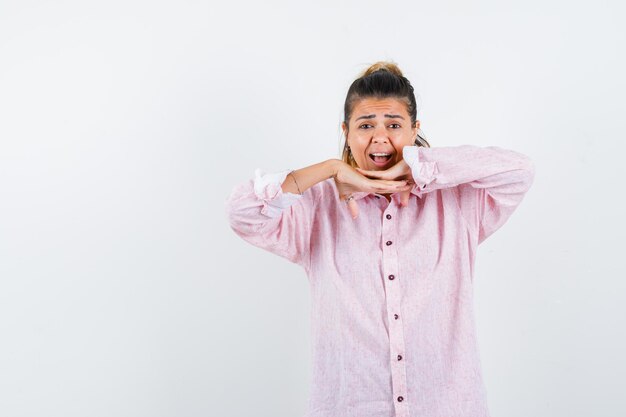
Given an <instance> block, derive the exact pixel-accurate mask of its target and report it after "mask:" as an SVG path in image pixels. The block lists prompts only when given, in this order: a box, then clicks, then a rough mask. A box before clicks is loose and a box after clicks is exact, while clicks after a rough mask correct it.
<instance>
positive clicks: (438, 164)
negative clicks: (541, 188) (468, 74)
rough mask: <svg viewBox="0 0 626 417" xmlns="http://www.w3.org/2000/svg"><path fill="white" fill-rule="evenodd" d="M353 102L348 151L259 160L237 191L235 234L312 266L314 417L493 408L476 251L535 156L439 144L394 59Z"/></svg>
mask: <svg viewBox="0 0 626 417" xmlns="http://www.w3.org/2000/svg"><path fill="white" fill-rule="evenodd" d="M344 110H345V115H344V121H343V124H342V128H343V131H344V134H345V148H344V151H343V155H342V158H341V159H328V160H326V161H323V162H320V163H317V164H314V165H311V166H308V167H305V168H301V169H296V170H291V169H286V170H283V171H278V172H272V173H264V172H263V171H261V170H260V169H257V170H256V172H255V178H254V179H253V180H249V181H247V182H245V183H242V184H239V185H238V186H236V187H235V188H234V190H233V192H232V194H231V195H230V197H229V198H228V199H227V201H226V209H227V213H228V218H229V221H230V225H231V227H232V229H233V230H234V231H235V233H236V234H237V235H239V236H240V237H241V238H243V239H244V240H246V241H247V242H249V243H251V244H253V245H255V246H257V247H259V248H262V249H265V250H268V251H270V252H272V253H275V254H276V255H279V256H282V257H284V258H286V259H288V260H289V261H291V262H294V263H297V264H298V265H301V266H302V267H303V268H304V270H305V271H306V273H307V276H308V279H309V282H310V289H311V300H312V303H311V308H312V311H311V313H312V314H311V324H312V333H311V335H312V360H313V367H312V370H313V373H312V381H311V383H312V386H311V392H310V398H309V410H308V414H307V417H392V416H395V417H417V416H419V417H441V416H448V417H452V416H456V417H487V416H489V410H488V406H487V395H486V389H485V386H484V384H483V379H482V372H481V363H480V355H479V350H478V347H477V342H476V332H475V323H474V311H473V304H472V281H473V269H474V261H475V255H476V250H477V247H478V245H479V244H480V243H482V242H483V241H484V240H485V239H486V238H487V237H488V236H490V235H491V234H492V233H494V232H495V231H496V230H497V229H498V228H500V227H501V226H502V225H503V224H504V223H505V222H506V221H507V219H508V218H509V217H510V216H511V214H512V213H513V211H514V210H515V209H516V207H517V206H518V205H519V204H520V203H521V201H522V199H523V197H524V195H525V193H526V192H527V191H528V189H529V188H530V186H531V184H532V181H533V178H534V165H533V163H532V161H531V160H530V159H529V158H528V157H527V156H526V155H524V154H521V153H519V152H516V151H513V150H507V149H503V148H500V147H496V146H489V147H478V146H473V145H467V144H464V145H460V146H450V147H431V146H430V144H429V143H428V142H427V141H426V140H425V139H424V137H423V134H421V130H420V122H419V121H418V120H417V119H416V103H415V96H414V93H413V87H412V86H411V84H410V82H409V81H408V80H407V79H406V78H405V77H404V76H403V75H402V72H401V71H400V70H399V69H398V67H397V66H396V65H395V64H393V63H387V62H378V63H376V64H374V65H372V66H371V67H370V68H368V69H367V70H366V71H365V72H364V73H363V74H362V75H361V76H360V77H359V78H358V79H356V80H355V81H354V82H353V83H352V85H351V86H350V88H349V90H348V94H347V97H346V101H345V108H344Z"/></svg>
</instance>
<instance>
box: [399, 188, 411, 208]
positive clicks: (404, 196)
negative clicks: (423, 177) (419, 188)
mask: <svg viewBox="0 0 626 417" xmlns="http://www.w3.org/2000/svg"><path fill="white" fill-rule="evenodd" d="M409 197H411V190H410V189H409V190H406V191H402V192H401V193H400V206H402V207H406V206H408V205H409Z"/></svg>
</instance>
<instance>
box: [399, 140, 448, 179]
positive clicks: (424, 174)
mask: <svg viewBox="0 0 626 417" xmlns="http://www.w3.org/2000/svg"><path fill="white" fill-rule="evenodd" d="M402 159H404V161H405V162H406V163H407V165H408V166H409V167H411V175H412V176H413V180H414V181H415V184H416V185H417V186H418V188H419V189H423V188H425V187H426V186H427V185H428V184H430V183H431V182H433V181H435V177H436V175H437V173H438V172H439V170H438V169H437V163H436V162H426V161H420V147H419V146H415V145H407V146H405V147H403V148H402Z"/></svg>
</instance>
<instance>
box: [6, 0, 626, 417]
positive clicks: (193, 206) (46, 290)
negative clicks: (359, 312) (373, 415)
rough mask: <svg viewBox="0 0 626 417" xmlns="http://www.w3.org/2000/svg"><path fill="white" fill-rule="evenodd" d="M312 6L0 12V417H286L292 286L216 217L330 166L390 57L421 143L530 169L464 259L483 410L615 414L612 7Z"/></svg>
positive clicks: (619, 172)
mask: <svg viewBox="0 0 626 417" xmlns="http://www.w3.org/2000/svg"><path fill="white" fill-rule="evenodd" d="M323 3H325V4H323ZM317 4H318V5H316V6H313V5H302V4H297V5H296V4H295V2H294V4H288V3H287V2H285V3H278V2H253V1H249V2H246V3H242V2H223V3H220V4H217V3H215V2H208V1H128V0H125V1H113V2H111V1H107V2H104V1H102V2H97V3H96V2H84V1H54V2H43V1H2V2H1V3H0V415H2V416H3V417H10V416H46V417H52V416H59V417H60V416H63V417H70V416H80V417H84V416H90V417H95V416H116V417H121V416H129V417H131V416H132V417H138V416H146V417H155V416H176V417H180V416H220V417H231V416H233V417H234V416H246V417H247V416H256V417H261V416H268V417H280V416H285V417H293V416H297V417H300V416H302V415H304V412H305V410H306V402H307V395H308V377H309V365H310V359H309V353H310V351H309V342H310V339H309V312H310V310H309V299H308V296H309V292H308V282H307V278H306V275H305V273H304V271H303V270H301V269H300V268H299V267H298V266H297V265H295V264H291V263H289V262H287V261H286V260H284V259H282V258H279V257H276V256H274V255H272V254H270V253H267V252H264V251H261V250H259V249H257V248H255V247H253V246H251V245H249V244H247V243H246V242H244V241H243V240H241V239H239V238H238V237H237V236H236V235H235V234H234V233H233V232H232V231H231V230H230V228H229V226H228V223H227V218H226V214H225V212H224V206H223V203H224V201H225V199H226V197H227V196H228V194H229V193H230V191H231V189H232V188H233V187H234V186H235V184H237V183H239V182H241V181H247V180H248V179H250V178H252V177H253V172H254V169H255V168H257V167H260V168H263V169H266V170H268V171H278V170H282V169H286V168H294V169H295V168H301V167H304V166H308V165H311V164H313V163H317V162H320V161H322V160H325V159H329V158H337V157H339V155H340V153H339V151H340V145H341V136H340V133H341V131H340V122H341V120H342V117H343V114H342V111H343V102H344V99H345V94H346V92H347V89H348V87H349V85H350V83H351V82H352V80H353V79H354V78H355V77H356V76H357V75H358V74H359V72H360V71H362V70H363V69H365V68H366V67H367V66H368V65H369V64H371V63H373V62H375V61H377V60H385V59H389V60H393V61H395V62H396V63H398V65H399V66H400V68H401V69H402V70H403V71H404V73H405V75H406V76H407V77H408V78H409V80H411V82H412V83H413V85H414V87H415V89H416V92H417V94H418V101H419V103H420V108H419V112H418V118H419V119H420V120H421V122H422V129H423V131H424V133H425V134H426V136H427V137H428V139H429V140H430V142H431V144H432V145H433V146H453V145H460V144H466V143H467V144H474V145H480V146H488V145H498V146H502V147H506V148H511V149H515V150H518V151H520V152H523V153H525V154H527V155H529V156H530V157H531V158H532V159H533V161H534V162H535V165H536V177H535V182H534V184H533V187H532V188H531V190H530V191H529V193H528V194H527V196H526V197H525V199H524V202H523V203H522V205H521V206H520V207H519V208H518V210H517V211H516V213H514V215H513V216H512V217H511V218H510V220H509V221H508V223H507V224H506V225H505V226H504V227H503V228H502V229H500V230H499V231H498V232H497V233H496V234H494V235H493V236H492V237H490V238H489V239H488V240H487V241H486V242H485V243H484V244H483V245H481V246H480V249H479V252H478V259H477V264H476V270H475V274H476V275H475V282H476V287H475V304H476V307H477V312H476V314H477V316H476V320H477V325H478V333H479V343H480V350H481V355H482V361H483V366H484V375H485V382H486V386H487V392H488V399H489V404H490V408H491V411H492V415H493V417H496V416H500V417H505V416H506V417H528V416H533V417H556V416H559V417H560V416H562V417H588V416H594V417H595V416H607V417H608V416H615V417H617V416H623V415H625V414H626V397H624V395H623V388H624V379H625V377H626V361H625V360H624V357H623V356H622V355H623V352H624V351H626V338H625V328H626V326H625V325H624V324H625V323H624V317H626V299H625V296H624V293H625V290H626V273H625V272H626V271H625V267H624V259H625V256H624V254H623V251H624V240H623V236H624V232H625V227H624V225H625V221H624V219H623V215H624V203H623V201H624V199H623V191H622V184H623V181H622V180H623V179H624V176H625V167H624V166H625V162H624V151H625V146H624V141H625V140H626V135H625V134H624V132H625V129H626V117H625V111H626V106H624V99H625V96H626V82H625V81H624V74H626V59H625V55H624V54H625V53H624V51H626V31H625V29H624V18H625V17H626V16H625V13H624V11H625V6H623V5H622V3H621V2H618V1H605V2H593V3H592V2H591V1H587V2H582V1H552V2H546V1H536V0H533V1H518V2H502V1H486V2H481V3H471V4H470V3H468V2H467V1H458V2H440V1H436V2H435V1H430V2H413V1H412V2H380V1H363V0H360V1H332V2H317ZM505 269H506V270H507V271H514V272H513V273H507V274H503V273H501V271H503V270H505Z"/></svg>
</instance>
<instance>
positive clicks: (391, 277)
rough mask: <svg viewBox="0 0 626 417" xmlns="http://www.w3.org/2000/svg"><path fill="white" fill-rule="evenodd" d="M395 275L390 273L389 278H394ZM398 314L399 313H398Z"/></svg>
mask: <svg viewBox="0 0 626 417" xmlns="http://www.w3.org/2000/svg"><path fill="white" fill-rule="evenodd" d="M394 278H395V277H394V276H393V275H389V279H394ZM396 315H397V314H396Z"/></svg>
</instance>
